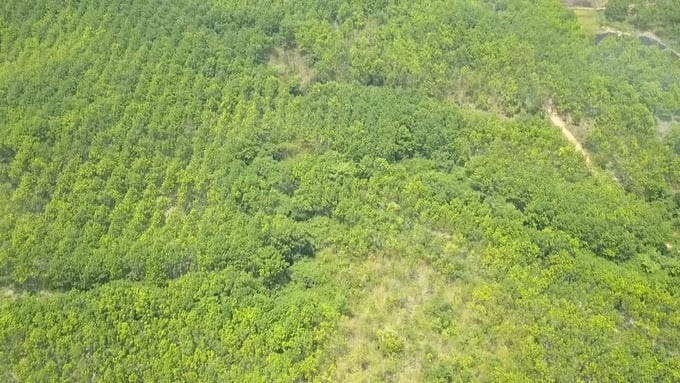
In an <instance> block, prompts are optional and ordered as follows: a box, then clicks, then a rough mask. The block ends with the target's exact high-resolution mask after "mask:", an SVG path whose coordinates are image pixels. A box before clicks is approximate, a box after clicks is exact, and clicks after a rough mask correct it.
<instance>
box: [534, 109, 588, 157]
mask: <svg viewBox="0 0 680 383" xmlns="http://www.w3.org/2000/svg"><path fill="white" fill-rule="evenodd" d="M545 111H546V114H547V115H548V118H550V122H552V124H553V125H555V126H557V127H558V128H560V130H561V131H562V135H564V137H566V138H567V140H569V142H571V143H572V144H574V147H575V148H576V151H577V152H579V153H581V154H583V157H585V159H586V163H587V164H588V165H590V163H591V161H590V155H589V154H588V152H587V151H586V150H585V149H583V145H581V143H580V142H579V141H578V140H577V139H576V137H575V136H574V134H573V133H571V131H570V130H569V128H568V127H567V123H566V122H565V121H564V120H563V119H562V117H560V115H559V114H558V113H557V110H555V107H554V106H552V105H551V104H549V105H548V106H546V108H545Z"/></svg>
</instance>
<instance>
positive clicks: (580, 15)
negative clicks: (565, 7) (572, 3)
mask: <svg viewBox="0 0 680 383" xmlns="http://www.w3.org/2000/svg"><path fill="white" fill-rule="evenodd" d="M573 11H574V14H576V18H577V19H578V22H579V24H581V28H583V30H584V31H586V32H587V33H589V34H591V35H594V34H596V33H597V31H598V30H599V29H600V26H601V24H602V23H601V21H602V16H603V15H602V11H598V10H594V9H574V10H573Z"/></svg>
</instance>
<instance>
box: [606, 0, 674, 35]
mask: <svg viewBox="0 0 680 383" xmlns="http://www.w3.org/2000/svg"><path fill="white" fill-rule="evenodd" d="M605 16H606V17H607V19H609V20H611V21H628V22H630V23H632V24H633V25H634V26H635V27H636V28H638V29H641V30H651V31H655V32H656V33H658V34H659V35H660V36H663V37H665V38H668V39H669V40H671V43H672V44H675V45H680V3H678V2H677V1H674V0H655V1H640V0H608V1H607V8H606V10H605Z"/></svg>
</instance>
